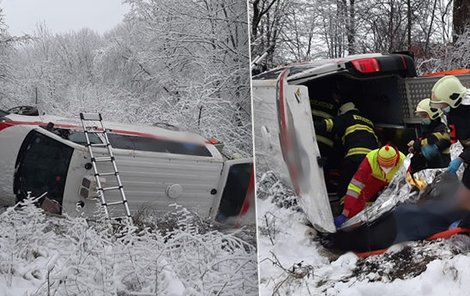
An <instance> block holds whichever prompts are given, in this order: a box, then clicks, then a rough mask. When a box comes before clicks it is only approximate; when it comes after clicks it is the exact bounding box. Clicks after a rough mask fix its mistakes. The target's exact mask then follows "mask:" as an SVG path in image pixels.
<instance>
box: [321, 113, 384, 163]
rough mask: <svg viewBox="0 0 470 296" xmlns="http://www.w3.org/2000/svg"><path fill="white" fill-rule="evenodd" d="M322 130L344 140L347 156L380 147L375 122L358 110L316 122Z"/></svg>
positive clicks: (362, 155)
mask: <svg viewBox="0 0 470 296" xmlns="http://www.w3.org/2000/svg"><path fill="white" fill-rule="evenodd" d="M315 126H316V127H317V129H318V130H319V131H320V132H323V131H326V132H332V133H334V134H335V135H336V136H337V137H338V138H339V139H340V140H341V142H342V144H343V147H344V151H345V153H346V155H345V157H354V156H361V157H364V156H365V155H366V154H367V153H369V152H370V151H372V150H373V149H376V148H378V147H379V145H378V139H377V136H376V135H375V132H374V124H373V123H372V121H370V120H369V119H367V118H365V117H363V116H361V115H360V113H359V111H358V110H351V111H348V112H346V113H344V114H342V115H338V116H336V117H335V118H333V119H331V118H330V119H324V120H323V121H321V122H318V123H315Z"/></svg>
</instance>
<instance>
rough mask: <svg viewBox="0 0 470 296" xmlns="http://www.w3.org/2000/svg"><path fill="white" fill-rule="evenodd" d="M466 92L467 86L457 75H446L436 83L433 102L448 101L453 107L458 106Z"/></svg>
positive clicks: (433, 89) (432, 97) (433, 90)
mask: <svg viewBox="0 0 470 296" xmlns="http://www.w3.org/2000/svg"><path fill="white" fill-rule="evenodd" d="M466 93H467V88H466V87H465V86H463V85H462V83H461V82H460V80H459V79H458V78H457V77H455V76H453V75H448V76H444V77H442V78H441V79H439V80H438V81H437V82H436V83H435V84H434V86H433V88H432V95H431V102H432V103H446V104H448V105H449V106H450V107H452V108H457V106H459V105H460V103H462V100H463V98H464V97H465V95H466Z"/></svg>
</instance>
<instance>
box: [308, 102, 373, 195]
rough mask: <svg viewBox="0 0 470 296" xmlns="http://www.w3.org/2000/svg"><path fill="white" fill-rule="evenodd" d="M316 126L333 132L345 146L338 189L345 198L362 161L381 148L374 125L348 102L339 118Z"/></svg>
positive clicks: (343, 106)
mask: <svg viewBox="0 0 470 296" xmlns="http://www.w3.org/2000/svg"><path fill="white" fill-rule="evenodd" d="M315 126H317V129H318V130H320V131H322V132H323V131H326V132H332V133H333V134H334V135H335V136H336V137H337V138H338V139H340V141H341V144H342V146H343V150H344V153H345V156H344V159H343V162H342V165H341V174H340V177H339V181H338V188H337V196H338V198H340V197H343V196H344V195H345V194H346V190H347V187H348V184H349V182H350V181H351V178H352V176H353V175H354V173H355V172H356V171H357V168H358V167H359V165H360V164H361V161H362V160H363V159H364V157H366V155H367V153H369V152H370V151H372V150H374V149H377V148H378V147H379V145H378V140H377V136H376V135H375V132H374V124H373V123H372V121H371V120H369V119H368V118H366V117H364V116H362V115H361V114H360V112H359V110H358V109H357V108H356V106H355V105H354V103H352V102H347V103H345V104H343V105H341V107H340V108H339V111H338V116H336V117H335V118H333V119H331V118H330V119H325V120H323V121H322V122H316V123H315Z"/></svg>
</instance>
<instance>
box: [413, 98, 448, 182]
mask: <svg viewBox="0 0 470 296" xmlns="http://www.w3.org/2000/svg"><path fill="white" fill-rule="evenodd" d="M430 101H431V100H430V99H424V100H422V101H420V102H419V103H418V106H417V107H416V111H415V113H416V115H417V116H418V117H420V118H421V134H420V137H419V138H417V139H415V140H413V141H411V142H410V143H408V147H409V149H408V151H409V152H410V153H413V154H414V155H413V158H412V159H411V173H412V174H413V173H415V172H417V171H420V170H423V169H426V168H433V169H435V168H443V167H447V166H448V165H449V162H450V149H449V147H450V145H451V143H450V135H449V133H448V132H447V126H446V125H445V124H444V123H443V122H442V121H441V115H442V111H441V110H439V109H437V110H436V109H434V111H431V107H430V105H429V103H430Z"/></svg>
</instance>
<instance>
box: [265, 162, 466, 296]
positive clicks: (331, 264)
mask: <svg viewBox="0 0 470 296" xmlns="http://www.w3.org/2000/svg"><path fill="white" fill-rule="evenodd" d="M257 215H258V227H259V232H258V248H259V261H260V267H259V268H260V295H273V294H274V295H331V296H332V295H344V296H356V295H358V296H359V295H361V296H369V295H370V296H376V295H381V296H388V295H394V296H395V295H403V296H404V295H469V294H468V291H469V289H470V281H468V279H469V278H470V239H469V238H468V237H466V236H455V237H454V238H452V239H451V240H438V241H433V242H413V243H410V244H409V245H399V246H393V247H392V248H391V249H390V251H389V253H387V254H384V255H380V256H374V257H369V258H368V259H366V260H363V259H359V258H358V257H357V256H356V255H354V254H353V253H346V254H343V255H341V254H333V253H331V252H330V251H328V250H326V249H325V248H324V247H323V246H321V245H320V244H319V243H318V242H317V241H315V240H314V239H313V235H314V233H312V230H311V229H310V228H309V227H308V226H306V225H305V224H306V217H305V215H304V214H303V213H302V212H301V211H299V209H298V207H297V206H296V205H295V197H294V196H293V192H292V191H290V190H289V189H288V188H287V187H285V186H284V185H283V184H282V182H280V181H279V180H278V178H277V176H276V174H275V173H274V172H272V171H271V172H267V173H264V174H263V175H262V176H260V178H258V199H257Z"/></svg>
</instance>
